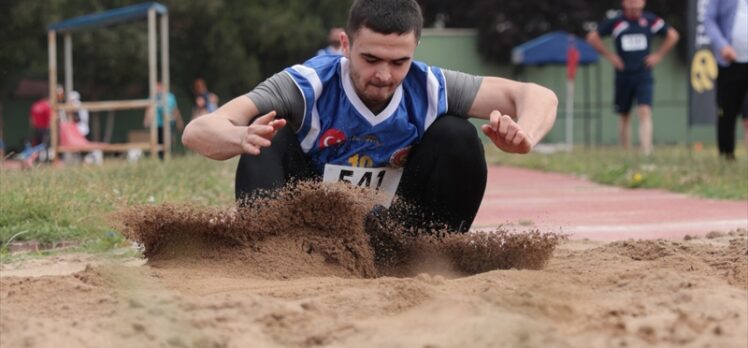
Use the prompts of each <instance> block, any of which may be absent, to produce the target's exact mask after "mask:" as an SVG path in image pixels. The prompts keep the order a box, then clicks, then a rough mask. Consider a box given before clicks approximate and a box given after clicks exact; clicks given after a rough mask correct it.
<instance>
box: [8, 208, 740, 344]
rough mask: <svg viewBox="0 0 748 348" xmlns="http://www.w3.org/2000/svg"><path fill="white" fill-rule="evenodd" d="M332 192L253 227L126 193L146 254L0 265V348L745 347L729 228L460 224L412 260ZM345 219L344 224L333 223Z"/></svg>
mask: <svg viewBox="0 0 748 348" xmlns="http://www.w3.org/2000/svg"><path fill="white" fill-rule="evenodd" d="M328 198H329V197H328ZM339 198H340V197H338V198H336V199H332V200H326V202H328V203H319V202H317V201H315V202H308V201H305V198H304V195H294V198H293V199H295V200H296V201H295V202H296V203H294V204H296V205H299V202H301V204H300V205H301V207H302V208H304V210H308V208H309V205H310V204H312V205H315V206H316V205H319V204H323V205H324V204H331V203H329V202H330V201H333V202H337V203H335V204H342V205H343V206H345V207H347V208H349V209H352V210H349V211H346V212H345V214H342V215H341V214H333V215H328V216H319V215H317V216H312V215H310V216H306V217H298V215H288V214H293V213H294V211H293V210H291V211H283V210H282V209H281V211H278V212H277V213H278V214H279V216H287V219H285V220H283V221H276V223H275V224H274V225H273V227H272V228H271V229H270V230H263V231H262V232H257V230H253V229H256V228H257V226H261V225H268V224H269V220H267V221H257V222H256V223H257V225H256V226H254V227H251V228H250V229H251V231H250V230H246V229H241V228H239V229H237V228H238V227H237V226H247V225H251V223H250V222H249V221H250V220H252V221H254V220H256V219H257V216H254V215H250V217H251V218H252V219H250V220H242V219H241V218H237V217H236V216H235V215H232V213H226V212H218V211H208V212H200V211H195V210H191V209H180V208H175V207H160V208H157V209H155V210H153V209H152V207H151V208H147V209H145V208H144V209H141V210H136V211H131V212H128V213H127V214H125V216H126V217H127V219H128V220H127V221H129V225H128V226H129V227H126V232H125V233H127V234H128V235H130V236H131V238H133V239H135V240H138V241H140V242H142V243H144V245H145V248H146V249H145V255H148V257H149V259H148V260H143V259H121V258H119V259H105V258H100V257H98V258H97V257H93V256H88V255H66V256H58V257H54V258H47V259H41V260H30V261H25V262H16V263H12V264H5V265H2V266H1V268H0V346H2V347H316V346H326V347H497V346H506V347H741V348H744V347H746V346H748V292H747V290H748V233H746V231H744V230H740V231H733V232H730V233H724V234H719V233H713V234H711V235H710V236H709V237H708V238H695V239H689V240H679V241H674V240H640V241H633V240H629V241H617V242H612V243H603V242H596V241H589V240H571V241H569V240H566V241H563V240H561V241H559V240H553V241H554V243H553V245H552V246H553V247H555V248H550V249H549V248H548V245H549V244H548V243H547V242H548V239H542V238H537V235H535V237H533V238H525V239H522V238H520V239H517V238H515V237H508V235H503V237H502V238H501V240H499V242H498V243H495V242H496V240H494V239H490V238H488V239H486V238H478V237H475V234H473V236H469V237H467V236H466V237H460V238H458V239H454V238H453V239H449V238H447V239H445V240H442V241H441V242H436V243H432V244H428V243H427V246H424V244H419V243H420V242H419V243H413V244H412V245H410V246H409V247H411V248H414V249H413V250H415V249H417V250H416V251H418V252H413V250H411V251H410V252H408V253H406V254H407V255H409V256H413V255H417V256H418V257H410V258H407V257H406V258H399V259H398V260H399V261H398V262H391V260H389V259H387V260H384V261H383V259H381V258H380V256H381V255H380V254H378V253H377V250H373V251H372V250H371V249H370V248H368V247H365V246H363V244H361V241H368V240H369V239H368V238H369V237H365V236H366V234H363V233H361V231H360V229H361V228H362V226H360V225H355V224H354V225H351V224H352V222H354V221H359V220H361V217H360V216H353V218H352V219H348V218H345V217H346V216H349V215H355V214H357V212H358V210H356V209H358V208H356V206H357V205H356V204H355V203H356V202H353V201H350V200H347V198H346V199H343V200H342V201H341V200H340V199H339ZM323 202H325V200H323ZM294 204H290V203H289V201H285V202H283V204H281V205H280V206H278V207H274V209H278V208H279V207H281V206H282V207H287V206H293V205H294ZM333 205H334V204H333ZM320 208H325V209H320V210H321V211H332V210H335V209H338V211H339V209H342V208H341V206H322V207H320ZM284 209H286V208H284ZM289 209H290V208H289ZM362 209H364V210H365V207H364V208H362ZM296 213H298V212H296ZM290 216H293V217H290ZM335 217H337V220H334V219H332V218H335ZM270 218H272V219H277V218H278V216H271V217H270ZM190 219H193V220H190ZM272 219H271V220H272ZM291 220H293V221H296V223H288V221H291ZM310 221H316V222H320V221H323V222H324V223H323V224H322V225H324V226H327V227H329V228H326V229H322V228H319V227H320V226H317V228H312V227H314V226H312V227H310V226H309V222H310ZM336 221H337V225H335V223H336ZM299 224H301V225H304V226H305V227H304V228H301V229H299V226H300V225H299ZM187 227H189V228H187ZM127 228H129V229H127ZM346 228H347V229H353V232H351V233H350V234H346V235H345V236H341V235H340V234H339V233H340V231H345V230H346ZM188 230H189V231H188ZM175 231H176V232H179V233H180V235H186V236H190V237H189V238H187V240H189V241H190V242H189V243H186V242H185V240H183V239H179V238H173V237H174V235H175ZM335 231H337V232H335ZM357 231H358V232H357ZM250 232H251V233H250ZM520 235H523V234H520ZM528 235H532V233H529V234H528ZM209 237H210V238H209ZM361 238H363V239H361ZM450 238H451V237H450ZM512 238H515V239H512ZM523 238H524V237H523ZM556 242H559V244H557V245H556ZM481 243H483V244H481ZM481 245H483V246H482V247H481ZM487 245H488V247H487ZM367 250H368V251H367ZM518 250H519V251H520V252H518ZM522 250H524V252H521V251H522ZM455 251H458V253H456V252H455ZM526 254H534V255H535V256H534V257H529V260H541V261H542V262H540V263H537V262H528V261H527V260H528V258H527V257H528V256H526ZM507 255H513V256H511V257H507ZM538 255H540V256H543V255H546V256H547V257H545V258H544V257H538ZM530 256H532V255H530ZM403 260H406V261H403ZM486 260H494V261H495V260H499V261H497V262H494V263H491V262H487V261H486ZM486 267H487V268H492V269H493V270H487V271H486V270H485V269H483V268H486ZM512 267H514V268H512ZM517 268H533V269H517ZM395 275H397V276H395Z"/></svg>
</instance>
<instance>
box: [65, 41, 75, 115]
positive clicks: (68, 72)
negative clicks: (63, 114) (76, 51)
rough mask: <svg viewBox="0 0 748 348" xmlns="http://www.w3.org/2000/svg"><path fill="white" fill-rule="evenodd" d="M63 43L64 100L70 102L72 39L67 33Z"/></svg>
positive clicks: (71, 88) (71, 89) (71, 87)
mask: <svg viewBox="0 0 748 348" xmlns="http://www.w3.org/2000/svg"><path fill="white" fill-rule="evenodd" d="M63 37H64V42H65V100H64V102H65V103H66V104H67V102H68V101H70V92H72V91H73V39H72V37H71V34H70V33H69V32H67V33H65V34H64V36H63Z"/></svg>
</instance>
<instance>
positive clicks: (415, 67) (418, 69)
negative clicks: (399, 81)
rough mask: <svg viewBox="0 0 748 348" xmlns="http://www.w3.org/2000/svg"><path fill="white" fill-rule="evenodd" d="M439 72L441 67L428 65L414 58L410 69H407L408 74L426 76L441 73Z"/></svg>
mask: <svg viewBox="0 0 748 348" xmlns="http://www.w3.org/2000/svg"><path fill="white" fill-rule="evenodd" d="M441 73H442V72H441V68H439V67H435V66H431V65H428V64H426V63H424V62H421V61H418V60H414V61H413V62H412V63H411V65H410V71H408V75H409V76H410V75H413V76H426V75H428V74H435V75H441Z"/></svg>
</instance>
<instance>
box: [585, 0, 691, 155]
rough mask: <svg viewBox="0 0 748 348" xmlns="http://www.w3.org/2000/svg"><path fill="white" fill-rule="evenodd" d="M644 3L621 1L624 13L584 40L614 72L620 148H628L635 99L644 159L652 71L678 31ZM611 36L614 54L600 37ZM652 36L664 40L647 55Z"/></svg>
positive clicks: (648, 145)
mask: <svg viewBox="0 0 748 348" xmlns="http://www.w3.org/2000/svg"><path fill="white" fill-rule="evenodd" d="M645 3H646V2H645V0H622V1H621V7H622V8H623V11H621V12H618V13H617V14H616V15H615V16H614V17H613V18H608V19H605V20H603V21H602V22H600V24H599V25H598V27H597V30H596V31H595V30H593V31H591V32H589V33H588V34H587V41H588V42H589V43H590V45H592V47H594V48H595V49H596V50H597V51H598V52H600V54H601V55H602V56H603V57H605V58H607V59H608V60H609V61H610V62H611V64H613V67H614V68H615V69H616V75H615V76H616V77H615V102H614V103H615V111H616V112H617V113H618V114H619V116H620V117H619V123H618V126H619V127H618V136H619V139H620V143H621V145H623V148H625V149H628V148H629V147H630V146H631V135H630V133H629V112H630V111H631V106H632V104H633V102H634V99H636V104H637V114H638V115H639V142H640V143H641V150H642V153H643V154H644V155H645V156H649V155H650V154H651V153H652V94H653V85H654V78H653V77H652V68H654V67H655V65H657V63H659V62H660V61H661V60H662V58H663V57H665V55H666V54H667V53H668V52H669V51H670V50H671V49H672V48H673V46H675V44H676V43H677V42H678V37H679V36H678V32H677V31H676V30H675V29H673V28H671V27H670V26H668V25H667V24H666V23H665V21H663V20H662V18H659V17H657V16H655V15H654V14H652V13H651V12H648V11H644V6H645ZM608 35H610V36H612V37H613V39H614V40H615V46H616V53H613V52H611V51H609V50H608V49H607V48H605V45H603V42H602V40H601V39H600V37H601V36H608ZM655 35H660V36H662V35H664V36H665V40H664V41H663V42H662V44H661V45H660V47H659V48H658V49H657V51H656V52H655V53H650V51H651V47H652V39H653V38H654V36H655Z"/></svg>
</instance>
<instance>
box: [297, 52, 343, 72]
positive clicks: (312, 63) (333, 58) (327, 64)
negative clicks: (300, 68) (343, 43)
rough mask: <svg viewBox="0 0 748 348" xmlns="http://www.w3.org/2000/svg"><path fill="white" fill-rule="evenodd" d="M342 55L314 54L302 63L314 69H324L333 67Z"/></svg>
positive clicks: (338, 62)
mask: <svg viewBox="0 0 748 348" xmlns="http://www.w3.org/2000/svg"><path fill="white" fill-rule="evenodd" d="M341 58H342V56H337V55H332V54H325V55H321V56H315V57H312V58H310V59H309V60H307V61H306V62H304V65H305V66H307V67H310V68H312V69H314V70H326V69H330V68H335V67H337V66H338V64H340V59H341Z"/></svg>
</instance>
